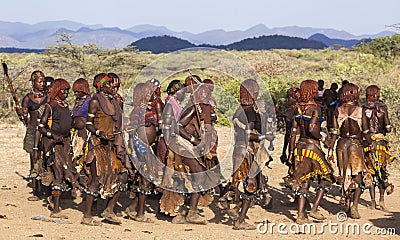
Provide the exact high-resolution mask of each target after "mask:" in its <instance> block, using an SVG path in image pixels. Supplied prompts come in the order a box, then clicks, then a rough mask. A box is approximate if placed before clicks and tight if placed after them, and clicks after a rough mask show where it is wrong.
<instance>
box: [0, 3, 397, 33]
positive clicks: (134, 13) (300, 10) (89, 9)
mask: <svg viewBox="0 0 400 240" xmlns="http://www.w3.org/2000/svg"><path fill="white" fill-rule="evenodd" d="M399 9H400V0H380V1H377V0H331V1H327V0H302V1H300V0H291V1H290V0H273V1H270V0H231V1H227V0H199V1H189V0H186V1H185V0H160V1H154V0H139V1H137V0H113V1H105V0H63V1H59V0H7V1H2V2H1V14H0V20H1V21H10V22H24V23H30V24H33V23H38V22H43V21H54V20H72V21H77V22H81V23H84V24H103V25H104V26H106V27H120V28H129V27H132V26H135V25H138V24H153V25H158V26H166V27H168V28H169V29H171V30H174V31H190V32H193V33H199V32H202V31H206V30H211V29H225V30H245V29H248V28H250V27H252V26H254V25H256V24H260V23H262V24H265V25H266V26H267V27H269V28H274V27H284V26H294V25H296V26H302V27H319V28H335V29H337V30H345V31H347V32H350V33H352V34H355V35H361V34H375V33H378V32H380V31H384V30H393V29H391V28H387V27H386V26H387V25H390V24H394V23H399V22H400V13H399Z"/></svg>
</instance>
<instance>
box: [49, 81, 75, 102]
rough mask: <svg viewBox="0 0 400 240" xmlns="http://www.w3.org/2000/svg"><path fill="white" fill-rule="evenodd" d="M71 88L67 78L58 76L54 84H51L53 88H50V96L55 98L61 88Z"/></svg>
mask: <svg viewBox="0 0 400 240" xmlns="http://www.w3.org/2000/svg"><path fill="white" fill-rule="evenodd" d="M70 88H71V85H69V83H68V82H67V81H66V80H65V79H62V78H57V79H56V80H54V83H53V85H51V88H50V89H51V90H50V92H49V95H48V96H49V97H50V99H54V98H55V97H56V96H57V95H58V93H59V92H60V91H61V90H65V89H70Z"/></svg>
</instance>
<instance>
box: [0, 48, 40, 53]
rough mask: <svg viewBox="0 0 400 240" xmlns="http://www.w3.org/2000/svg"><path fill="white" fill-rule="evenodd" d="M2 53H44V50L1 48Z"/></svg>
mask: <svg viewBox="0 0 400 240" xmlns="http://www.w3.org/2000/svg"><path fill="white" fill-rule="evenodd" d="M0 52H1V53H43V52H44V49H27V48H0Z"/></svg>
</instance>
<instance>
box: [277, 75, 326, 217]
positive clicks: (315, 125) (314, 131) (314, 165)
mask: <svg viewBox="0 0 400 240" xmlns="http://www.w3.org/2000/svg"><path fill="white" fill-rule="evenodd" d="M317 96H318V84H317V82H316V81H314V80H305V81H303V82H302V83H301V85H300V103H299V107H298V110H297V113H296V116H295V118H294V119H293V123H292V129H291V136H290V143H289V159H288V161H289V164H294V165H295V167H294V172H293V175H292V176H291V177H288V178H286V179H285V181H286V185H288V186H290V187H291V188H292V189H293V190H294V191H295V194H296V195H297V197H298V217H297V219H296V223H298V224H303V223H306V222H308V219H307V217H306V215H305V205H306V198H307V197H308V195H309V194H308V190H309V188H310V184H311V180H312V179H315V180H318V183H319V187H318V188H317V194H316V198H315V202H314V205H313V207H312V209H311V211H310V216H311V217H313V218H314V219H316V220H318V221H322V220H324V219H326V218H325V216H323V215H322V214H321V213H320V212H319V211H318V206H319V204H320V202H321V200H322V198H323V197H324V194H325V192H327V191H329V189H330V188H331V185H332V178H333V176H332V172H333V170H332V168H331V166H330V165H329V164H328V162H327V161H326V159H325V154H324V152H323V151H322V148H321V145H320V144H321V143H324V144H325V145H326V146H327V145H328V143H329V142H327V139H326V136H325V135H324V134H322V133H321V122H322V121H323V117H322V113H321V108H320V106H319V105H318V104H317V103H316V102H315V100H314V99H315V98H316V97H317ZM297 134H299V135H300V138H299V140H298V141H297V143H296V135H297Z"/></svg>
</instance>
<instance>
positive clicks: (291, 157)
mask: <svg viewBox="0 0 400 240" xmlns="http://www.w3.org/2000/svg"><path fill="white" fill-rule="evenodd" d="M287 162H288V163H289V164H290V165H292V164H293V153H290V154H289V157H288V160H287Z"/></svg>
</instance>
